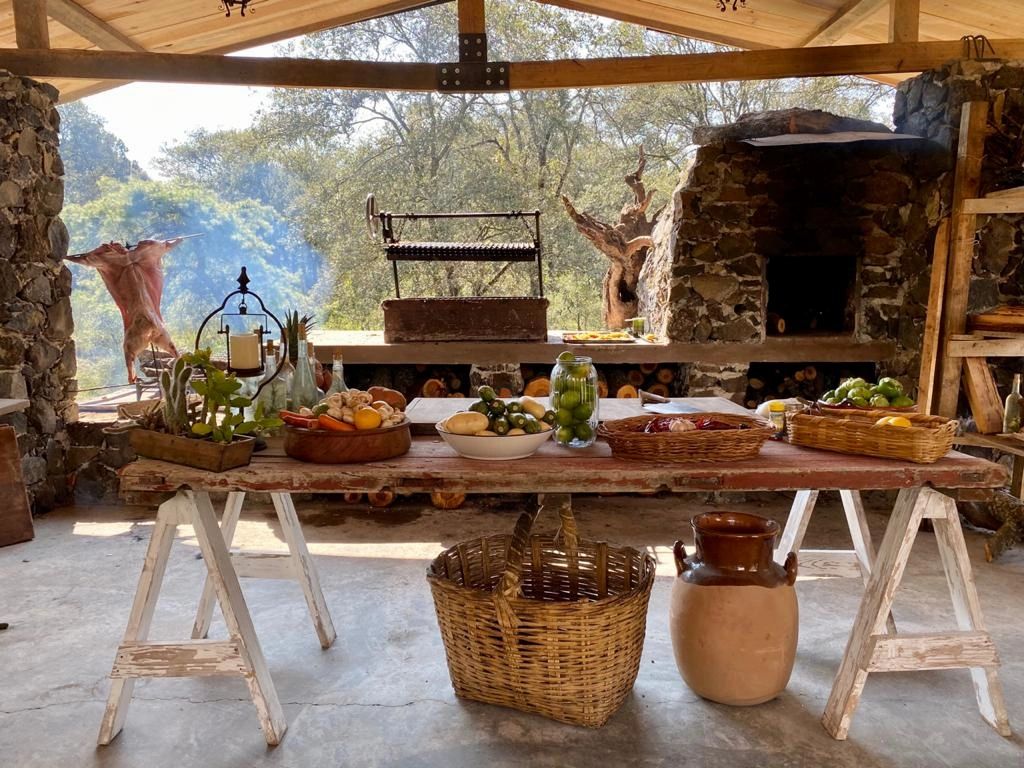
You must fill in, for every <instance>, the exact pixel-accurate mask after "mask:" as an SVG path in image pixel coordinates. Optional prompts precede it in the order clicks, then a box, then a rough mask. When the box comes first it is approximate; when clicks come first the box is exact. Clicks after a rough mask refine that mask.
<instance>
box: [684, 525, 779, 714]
mask: <svg viewBox="0 0 1024 768" xmlns="http://www.w3.org/2000/svg"><path fill="white" fill-rule="evenodd" d="M691 524H692V525H693V531H694V536H695V538H696V542H697V549H696V552H695V553H694V554H693V555H691V556H690V557H687V556H686V549H685V548H684V547H683V543H682V542H681V541H677V542H676V543H675V547H674V548H673V551H674V554H675V560H676V569H677V571H678V574H679V576H678V578H677V579H676V581H675V584H674V585H673V587H672V603H671V607H670V610H669V622H670V628H671V631H672V647H673V649H674V650H675V656H676V665H677V666H678V667H679V673H680V674H681V675H682V677H683V680H685V681H686V684H687V685H688V686H690V688H691V689H693V691H694V693H696V694H698V695H699V696H702V697H704V698H705V699H710V700H711V701H717V702H719V703H721V704H732V705H737V706H747V705H751V704H761V703H762V702H765V701H768V700H770V699H773V698H775V697H776V696H778V695H779V694H780V693H781V692H782V691H783V690H784V689H785V687H786V683H788V682H789V676H790V673H791V672H792V671H793V660H794V659H795V657H796V642H797V635H798V629H799V614H798V610H797V601H796V590H795V589H794V587H793V584H794V582H795V581H796V553H794V552H790V553H789V555H788V556H787V557H786V565H785V567H783V566H781V565H778V564H777V563H775V562H774V560H773V559H772V548H773V545H774V542H775V537H776V536H777V535H778V533H779V525H778V523H776V522H775V521H774V520H767V519H765V518H763V517H758V516H757V515H748V514H744V513H742V512H707V513H705V514H701V515H696V516H695V517H694V518H693V520H692V522H691Z"/></svg>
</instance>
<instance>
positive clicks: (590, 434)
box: [551, 352, 597, 448]
mask: <svg viewBox="0 0 1024 768" xmlns="http://www.w3.org/2000/svg"><path fill="white" fill-rule="evenodd" d="M551 408H552V410H554V412H555V442H556V443H558V444H559V445H564V446H566V447H568V448H586V447H587V446H588V445H591V444H592V443H593V442H594V440H596V439H597V369H596V368H594V363H593V361H592V360H591V359H590V358H589V357H577V356H576V355H574V354H573V353H572V352H563V353H562V354H560V355H559V356H558V359H557V360H555V367H554V369H552V371H551Z"/></svg>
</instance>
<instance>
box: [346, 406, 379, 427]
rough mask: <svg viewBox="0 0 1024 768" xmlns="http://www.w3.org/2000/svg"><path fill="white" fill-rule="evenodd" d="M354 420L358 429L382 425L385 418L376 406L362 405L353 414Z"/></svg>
mask: <svg viewBox="0 0 1024 768" xmlns="http://www.w3.org/2000/svg"><path fill="white" fill-rule="evenodd" d="M352 420H353V421H354V422H355V425H356V429H376V428H377V427H379V426H380V423H381V421H383V418H382V417H381V415H380V412H379V411H378V410H376V409H375V408H371V407H370V406H368V405H362V406H360V407H359V408H357V409H356V412H355V413H354V414H352Z"/></svg>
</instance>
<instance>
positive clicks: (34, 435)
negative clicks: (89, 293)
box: [0, 71, 77, 510]
mask: <svg viewBox="0 0 1024 768" xmlns="http://www.w3.org/2000/svg"><path fill="white" fill-rule="evenodd" d="M56 99H57V91H56V90H55V89H54V88H52V87H51V86H49V85H43V84H40V83H37V82H34V81H32V80H29V79H27V78H22V77H15V76H12V75H10V74H9V73H7V72H3V71H0V167H2V168H3V169H4V173H3V175H2V177H0V179H2V180H0V397H2V398H28V399H29V400H30V401H31V407H30V408H29V409H28V411H26V412H24V413H17V414H13V415H9V416H5V417H3V418H2V421H3V423H7V424H11V425H13V426H14V427H15V429H16V430H17V433H18V444H19V446H20V448H21V452H22V457H23V458H22V470H23V472H24V476H25V481H26V484H27V485H28V490H29V496H30V498H31V499H32V501H33V507H34V508H35V509H36V510H45V509H49V508H51V507H52V506H53V505H54V504H55V503H56V502H58V501H61V500H63V499H64V498H66V497H67V496H68V482H67V476H66V472H65V456H66V451H67V445H68V435H67V429H66V427H67V424H68V423H69V422H72V421H74V420H75V419H76V418H77V411H76V409H75V406H74V403H73V400H74V394H73V393H74V388H75V382H74V377H75V373H76V361H75V345H74V342H73V341H72V340H71V334H72V331H73V330H74V322H73V320H72V317H71V300H70V298H69V297H70V295H71V273H70V272H69V271H68V269H67V267H65V266H64V265H63V258H64V256H65V254H66V253H67V247H68V235H67V230H66V229H65V228H64V225H63V223H62V222H61V220H60V219H59V218H58V214H59V213H60V210H61V207H62V206H63V203H64V181H63V174H64V167H63V164H62V163H61V159H60V154H59V153H58V151H57V145H58V141H59V140H58V135H57V133H58V130H59V127H60V117H59V116H58V114H57V110H56V109H55V108H54V103H55V101H56Z"/></svg>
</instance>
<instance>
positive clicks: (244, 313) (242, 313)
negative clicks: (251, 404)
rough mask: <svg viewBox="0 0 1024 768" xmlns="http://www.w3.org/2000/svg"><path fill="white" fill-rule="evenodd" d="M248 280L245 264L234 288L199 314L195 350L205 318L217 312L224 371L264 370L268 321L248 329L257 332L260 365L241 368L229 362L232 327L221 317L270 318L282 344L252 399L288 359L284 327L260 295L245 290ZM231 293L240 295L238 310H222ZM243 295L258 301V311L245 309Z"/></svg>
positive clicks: (250, 373) (250, 375) (253, 372)
mask: <svg viewBox="0 0 1024 768" xmlns="http://www.w3.org/2000/svg"><path fill="white" fill-rule="evenodd" d="M249 283H250V280H249V275H248V273H247V272H246V268H245V267H242V271H241V272H239V273H238V288H236V289H235V290H233V291H232V292H231V293H229V294H228V295H227V296H225V297H224V300H223V301H222V302H221V303H220V306H219V307H217V308H216V309H215V310H213V311H212V312H211V313H210V314H208V315H207V316H206V317H205V318H203V322H202V323H200V324H199V330H198V331H197V332H196V343H195V350H196V351H197V352H198V351H199V344H200V340H201V339H202V337H203V331H204V330H205V329H206V326H207V325H208V324H209V322H210V321H211V320H212V319H213V318H214V317H215V316H219V320H218V324H217V325H218V327H217V333H218V334H223V335H224V342H225V344H224V345H225V348H226V349H227V371H228V373H234V374H235V375H236V376H238V377H240V378H253V377H255V376H259V375H260V374H263V373H266V370H267V353H266V349H265V346H264V344H263V339H264V337H265V336H267V335H268V334H270V333H271V330H270V328H268V327H266V326H268V325H269V323H267V322H263V323H261V324H260V325H259V327H258V328H257V329H256V330H255V331H251V332H253V333H255V334H256V335H257V336H258V338H259V349H260V367H259V368H243V369H239V368H233V367H232V365H231V331H232V329H231V326H230V325H229V324H225V322H224V318H225V317H263V318H264V319H265V320H266V319H269V320H273V321H274V324H275V325H276V326H277V329H278V335H279V337H280V339H281V347H282V354H281V362H279V363H278V364H277V368H275V369H274V373H273V375H272V376H270V377H269V378H264V379H263V381H262V382H260V385H259V386H258V387H257V388H256V392H255V394H254V395H253V397H252V399H253V400H254V401H255V400H256V397H257V396H258V395H259V394H260V392H262V391H263V388H264V387H265V386H267V385H268V384H269V383H270V382H272V381H273V380H274V379H276V378H277V377H278V375H279V374H280V373H281V370H282V369H283V368H284V364H285V361H286V360H287V359H288V336H287V334H286V333H285V332H284V330H285V329H284V325H282V323H281V321H280V320H278V319H277V315H275V314H274V313H273V312H271V311H270V310H269V309H267V305H266V304H264V303H263V298H262V297H261V296H260V295H259V294H258V293H256V292H255V291H250V290H249ZM235 296H240V297H241V299H240V300H239V302H238V312H227V313H225V312H224V308H225V307H227V305H228V302H229V301H231V299H232V298H234V297H235ZM247 298H252V299H255V300H256V302H257V303H258V304H259V305H260V311H259V312H252V313H250V312H249V305H248V304H247V302H246V299H247ZM235 330H236V331H238V332H239V333H246V332H250V331H247V330H245V329H242V330H239V329H235Z"/></svg>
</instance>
